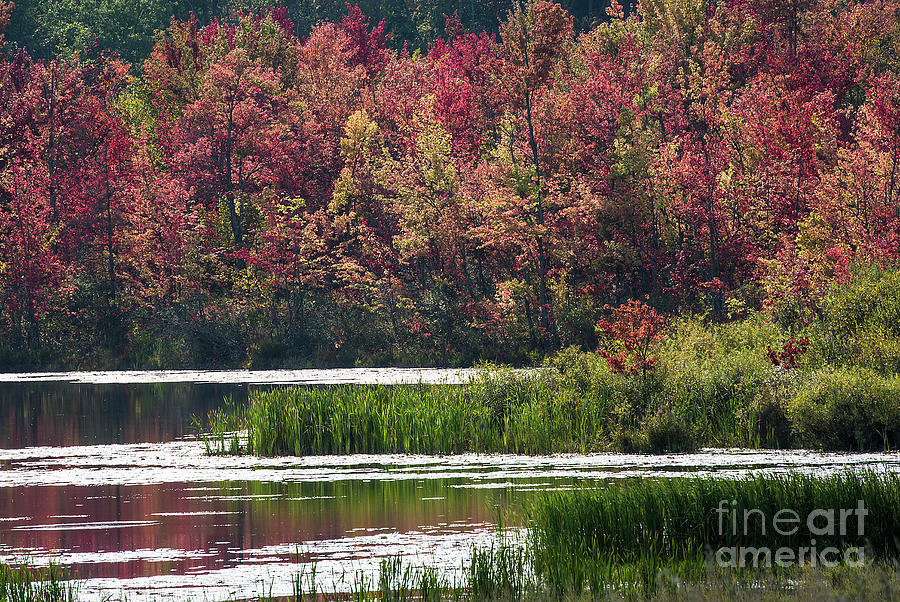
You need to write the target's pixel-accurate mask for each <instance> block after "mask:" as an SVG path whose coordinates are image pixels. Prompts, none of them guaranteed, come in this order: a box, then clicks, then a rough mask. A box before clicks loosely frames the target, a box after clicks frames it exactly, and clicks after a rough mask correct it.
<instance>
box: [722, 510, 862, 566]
mask: <svg viewBox="0 0 900 602" xmlns="http://www.w3.org/2000/svg"><path fill="white" fill-rule="evenodd" d="M716 513H717V514H718V518H719V521H718V522H719V536H720V538H723V539H725V538H727V536H726V535H725V534H726V532H728V533H730V535H731V538H732V540H737V541H740V540H742V539H743V540H748V541H753V540H757V541H760V540H765V539H766V538H770V539H771V540H773V541H777V540H778V539H781V538H788V537H790V538H792V539H793V540H794V541H806V542H808V545H800V546H798V547H796V548H791V547H787V546H782V547H776V548H774V549H773V548H771V547H767V546H759V547H756V546H741V545H734V546H730V547H727V546H726V547H721V548H719V549H718V550H716V553H715V558H716V563H717V564H718V565H719V566H722V567H764V568H770V567H772V566H773V564H774V565H775V566H779V567H789V566H811V567H816V566H823V567H835V566H838V565H839V564H845V565H847V566H862V565H863V564H864V563H865V551H864V548H862V547H858V546H852V547H851V546H847V547H843V546H842V548H841V549H838V548H837V547H835V546H834V545H830V544H831V543H833V542H835V540H836V539H838V538H839V537H844V536H849V537H850V538H852V539H853V540H855V541H859V540H860V539H861V538H862V537H863V535H864V532H865V518H866V515H868V514H869V511H868V510H866V506H865V504H864V503H863V500H858V501H857V505H856V508H846V509H840V510H835V509H833V508H831V509H816V510H813V511H811V512H810V513H809V514H807V515H806V516H801V515H800V514H799V513H797V512H795V511H794V510H790V509H787V508H785V509H782V510H778V511H776V512H775V513H774V514H772V515H771V516H766V513H765V512H763V511H762V510H760V509H758V508H744V509H741V510H740V511H739V510H738V508H737V501H736V500H731V501H729V500H722V501H720V502H719V506H718V508H717V509H716ZM801 530H802V531H803V532H802V533H801ZM798 534H800V535H799V536H798ZM817 537H818V538H822V539H823V540H826V541H828V542H829V545H827V546H824V547H820V546H817V545H816V541H817V540H816V538H817Z"/></svg>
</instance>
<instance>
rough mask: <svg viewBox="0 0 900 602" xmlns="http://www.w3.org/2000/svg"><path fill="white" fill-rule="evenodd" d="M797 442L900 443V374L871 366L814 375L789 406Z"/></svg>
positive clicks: (865, 446) (830, 445)
mask: <svg viewBox="0 0 900 602" xmlns="http://www.w3.org/2000/svg"><path fill="white" fill-rule="evenodd" d="M788 416H789V419H790V421H791V423H792V425H793V428H794V430H795V433H796V436H797V438H798V442H799V443H800V444H802V445H808V446H811V447H821V448H825V449H843V450H880V449H896V448H897V447H898V446H900V378H898V377H884V376H881V375H879V374H878V373H876V372H874V371H872V370H869V369H866V368H847V369H843V370H839V371H835V372H820V373H817V374H815V375H813V377H812V379H811V381H810V382H809V383H807V384H806V385H805V386H804V387H803V388H802V389H800V391H799V392H798V393H797V395H796V396H795V397H794V399H793V400H792V401H791V403H790V405H789V407H788Z"/></svg>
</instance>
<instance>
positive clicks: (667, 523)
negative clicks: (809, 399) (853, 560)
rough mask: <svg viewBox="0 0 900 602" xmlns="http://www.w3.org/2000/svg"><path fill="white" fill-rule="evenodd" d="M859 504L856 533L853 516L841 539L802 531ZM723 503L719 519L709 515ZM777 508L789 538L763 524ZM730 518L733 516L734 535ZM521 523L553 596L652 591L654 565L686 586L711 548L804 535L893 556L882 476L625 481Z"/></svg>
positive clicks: (793, 544) (801, 541) (895, 527)
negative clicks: (789, 518)
mask: <svg viewBox="0 0 900 602" xmlns="http://www.w3.org/2000/svg"><path fill="white" fill-rule="evenodd" d="M859 500H862V501H863V503H864V504H865V509H866V510H867V511H868V514H867V515H866V516H865V519H864V524H863V526H864V530H863V534H862V535H860V534H859V533H858V523H857V522H856V521H857V520H858V519H857V518H855V515H854V516H848V517H847V525H846V532H845V533H844V534H841V533H840V531H839V530H838V531H837V532H835V533H834V534H833V535H830V534H824V535H815V534H811V533H810V531H808V530H807V528H806V519H807V517H808V516H809V514H810V513H811V512H812V511H813V510H817V509H822V510H825V511H828V510H832V509H833V510H834V511H835V518H836V519H839V518H840V511H841V510H850V509H855V508H857V505H858V501H859ZM723 503H724V504H725V508H726V509H727V510H728V512H729V514H724V515H722V514H719V513H718V512H717V509H718V508H720V507H721V505H722V504H723ZM784 509H789V510H793V511H794V512H796V513H797V515H798V516H799V517H800V518H801V521H802V522H801V527H800V529H799V530H798V531H797V532H796V533H793V534H790V535H782V534H780V533H779V532H778V531H777V530H775V529H774V528H773V523H772V519H773V517H774V516H775V514H776V512H778V511H780V510H784ZM745 510H746V511H748V512H749V514H747V515H746V517H749V518H748V519H747V520H748V522H747V526H746V529H745V525H744V520H745V518H746V517H745ZM757 511H759V512H757ZM731 512H734V513H736V516H737V517H738V528H737V529H736V530H735V529H734V528H733V527H734V524H733V523H732V522H731V519H732V517H733V516H734V514H731ZM760 513H761V514H760ZM528 517H529V520H530V525H531V534H532V538H533V540H532V541H531V542H530V547H531V549H532V552H533V554H534V563H535V570H536V572H537V573H538V574H539V575H541V576H542V577H543V578H544V579H545V580H547V581H548V582H549V583H550V584H552V585H553V586H554V588H555V589H556V590H558V591H564V590H575V591H579V590H580V589H582V588H583V587H590V588H591V589H592V590H594V591H596V590H597V588H598V587H603V586H604V585H609V584H621V585H624V586H627V585H628V584H631V585H634V586H640V587H642V588H650V589H653V588H655V587H656V586H657V585H658V584H657V580H658V579H659V577H660V575H661V574H663V573H661V571H662V569H665V570H666V571H668V572H669V573H670V574H672V575H675V576H677V578H678V579H683V580H688V581H696V580H697V579H698V578H699V577H700V576H702V575H703V574H704V572H705V571H706V570H707V565H708V564H709V562H710V561H711V560H712V557H711V555H712V554H714V552H715V551H716V550H718V549H720V548H723V547H725V548H728V547H732V546H736V547H754V548H759V547H761V546H764V547H767V548H770V549H771V550H772V551H773V552H774V550H776V549H778V548H781V547H787V548H789V549H792V550H794V551H795V552H796V551H797V550H798V549H799V548H800V547H810V546H811V545H813V544H811V540H812V539H814V540H815V544H814V545H815V546H816V548H817V549H818V550H823V549H825V548H826V547H829V546H833V547H835V548H837V549H838V550H845V549H847V547H863V548H864V549H865V560H867V561H869V560H881V561H889V562H893V561H896V560H897V559H898V558H900V541H898V539H897V534H898V533H900V476H897V475H894V474H889V473H874V472H847V473H839V474H835V475H831V476H810V475H802V474H794V473H792V474H784V475H766V476H753V477H749V478H743V479H724V478H712V477H699V478H693V477H686V478H678V479H659V480H634V481H628V482H625V483H614V484H610V485H608V486H606V487H603V488H600V489H594V490H578V491H574V492H563V493H556V494H551V495H548V496H546V497H545V498H543V499H542V500H540V501H539V502H536V503H535V504H534V506H533V507H532V508H530V509H529V510H528ZM818 520H819V522H818V523H817V524H818V525H819V526H822V525H823V524H825V523H824V519H822V518H820V519H818ZM763 523H764V526H763ZM838 528H839V525H838ZM782 531H789V529H782Z"/></svg>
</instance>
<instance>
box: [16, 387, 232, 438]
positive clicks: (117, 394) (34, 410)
mask: <svg viewBox="0 0 900 602" xmlns="http://www.w3.org/2000/svg"><path fill="white" fill-rule="evenodd" d="M247 390H248V385H246V384H227V385H223V384H186V383H178V384H101V385H85V384H72V383H59V382H56V383H50V382H38V383H28V382H15V383H3V384H2V386H0V416H2V420H0V447H4V448H12V449H16V448H22V447H32V446H44V445H48V446H50V445H52V446H69V445H105V444H109V443H157V442H163V441H173V440H175V439H178V438H180V437H182V436H184V435H185V434H187V433H189V432H191V431H192V427H191V417H192V416H195V415H196V416H205V415H206V414H207V412H209V410H211V409H213V408H215V407H218V406H220V405H221V404H222V400H223V398H224V397H225V396H226V395H231V396H233V397H234V399H235V400H236V401H243V402H245V401H246V399H247Z"/></svg>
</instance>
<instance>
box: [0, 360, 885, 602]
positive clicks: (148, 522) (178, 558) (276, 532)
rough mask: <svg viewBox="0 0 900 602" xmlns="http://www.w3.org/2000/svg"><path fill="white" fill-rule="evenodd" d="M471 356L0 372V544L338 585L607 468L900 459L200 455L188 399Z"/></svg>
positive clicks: (454, 541)
mask: <svg viewBox="0 0 900 602" xmlns="http://www.w3.org/2000/svg"><path fill="white" fill-rule="evenodd" d="M468 374H469V373H468V372H466V371H440V370H429V371H424V372H418V371H408V370H340V371H327V370H318V371H273V372H248V371H238V372H163V373H142V372H129V373H109V372H106V373H77V374H74V373H70V374H30V375H0V417H2V418H3V420H2V421H0V561H2V562H13V561H17V560H22V559H28V560H29V561H30V562H32V563H34V564H46V563H48V562H51V561H52V562H55V563H57V564H61V565H64V566H66V567H68V568H69V569H71V571H72V573H73V574H74V575H75V576H77V577H78V578H79V579H81V580H82V581H81V583H80V588H81V590H80V591H81V593H82V594H83V595H85V596H86V597H89V598H95V599H102V598H104V597H107V598H108V597H111V598H112V599H118V598H121V597H122V596H127V598H128V599H129V600H142V599H159V598H170V599H185V598H191V599H194V600H221V599H235V598H249V597H253V596H256V595H259V594H263V593H265V594H269V593H272V594H275V595H282V594H289V593H290V592H291V588H292V579H293V578H294V576H295V575H297V574H298V573H300V572H302V571H307V576H308V572H309V570H310V568H311V567H312V566H313V565H314V566H315V572H316V580H317V581H318V582H319V585H320V587H324V588H325V589H326V590H333V589H347V588H348V587H349V586H350V585H351V583H352V582H353V581H354V580H355V577H356V575H357V573H358V572H359V571H361V572H363V574H367V575H373V574H375V573H376V572H377V568H378V565H379V563H380V561H381V560H382V559H383V558H387V557H392V556H396V555H402V556H403V557H404V558H405V560H406V561H407V562H409V563H410V564H413V565H425V564H427V565H431V566H436V567H438V568H440V569H443V570H445V571H447V572H448V573H452V572H453V571H455V570H458V569H459V568H460V567H461V566H462V564H463V562H464V561H465V559H466V558H468V557H469V555H470V553H471V549H472V547H473V546H486V545H490V544H491V542H492V541H494V538H495V537H496V528H495V526H494V525H495V523H496V517H497V514H498V510H499V509H510V508H513V509H514V508H515V507H516V506H520V505H523V504H527V503H528V502H529V500H532V499H534V497H535V496H536V495H541V494H542V493H543V492H545V491H548V490H555V489H569V488H572V487H580V486H597V485H600V484H602V483H603V482H604V481H606V480H608V479H613V478H628V477H635V476H645V477H655V476H677V475H697V474H720V475H723V476H734V475H741V474H746V473H747V472H748V471H751V470H753V471H785V470H805V471H816V472H820V471H832V470H842V469H845V468H848V467H871V468H876V469H885V468H886V469H889V470H900V455H898V454H893V453H891V454H822V453H811V452H802V451H797V452H752V451H741V450H709V451H704V452H700V453H694V454H677V455H660V456H641V455H622V454H598V455H590V456H582V455H556V456H539V457H531V456H514V455H477V454H469V455H459V456H441V457H438V456H403V455H353V456H318V457H306V458H262V459H261V458H252V457H209V456H206V455H205V454H204V452H203V447H202V445H201V444H200V443H198V442H197V441H196V440H195V439H194V438H193V428H192V425H191V418H192V416H196V415H205V414H206V413H207V412H208V411H209V410H210V409H212V408H215V407H217V406H219V405H221V404H222V403H223V400H224V398H225V397H226V396H230V397H232V398H233V399H235V400H236V401H238V402H243V401H245V400H246V399H247V395H248V391H249V390H250V389H252V388H253V387H259V386H272V385H273V384H275V383H285V382H295V383H305V384H328V383H334V382H380V383H394V384H396V383H401V382H417V381H418V380H425V381H427V382H460V381H462V380H464V379H465V378H467V377H468Z"/></svg>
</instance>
